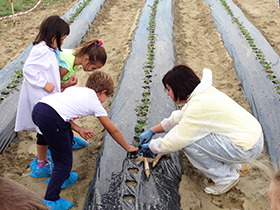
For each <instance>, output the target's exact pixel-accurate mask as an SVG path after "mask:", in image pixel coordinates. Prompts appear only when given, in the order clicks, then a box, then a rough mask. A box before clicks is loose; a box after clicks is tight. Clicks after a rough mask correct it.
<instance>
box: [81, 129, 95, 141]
mask: <svg viewBox="0 0 280 210" xmlns="http://www.w3.org/2000/svg"><path fill="white" fill-rule="evenodd" d="M79 134H80V136H81V137H82V138H83V139H85V140H88V139H90V138H91V137H92V136H93V134H94V132H93V131H91V130H88V129H84V128H83V129H81V131H79Z"/></svg>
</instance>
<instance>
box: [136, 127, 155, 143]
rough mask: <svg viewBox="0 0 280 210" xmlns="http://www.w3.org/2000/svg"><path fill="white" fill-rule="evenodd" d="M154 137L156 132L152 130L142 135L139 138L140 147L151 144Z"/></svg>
mask: <svg viewBox="0 0 280 210" xmlns="http://www.w3.org/2000/svg"><path fill="white" fill-rule="evenodd" d="M153 135H155V132H154V131H152V130H151V129H149V130H147V131H145V132H144V133H142V134H141V135H140V136H139V140H140V142H139V146H141V145H142V144H146V143H149V142H150V141H151V139H152V137H153Z"/></svg>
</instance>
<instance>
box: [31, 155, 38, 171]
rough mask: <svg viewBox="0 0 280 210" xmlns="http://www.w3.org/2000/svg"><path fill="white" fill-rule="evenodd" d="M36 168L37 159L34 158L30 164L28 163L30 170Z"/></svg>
mask: <svg viewBox="0 0 280 210" xmlns="http://www.w3.org/2000/svg"><path fill="white" fill-rule="evenodd" d="M37 166H38V158H37V157H35V158H34V159H33V160H32V162H31V163H30V168H31V170H35V168H36V167H37Z"/></svg>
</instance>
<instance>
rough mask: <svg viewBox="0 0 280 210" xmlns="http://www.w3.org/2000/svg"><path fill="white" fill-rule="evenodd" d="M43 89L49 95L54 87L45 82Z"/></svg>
mask: <svg viewBox="0 0 280 210" xmlns="http://www.w3.org/2000/svg"><path fill="white" fill-rule="evenodd" d="M44 89H45V91H47V92H48V93H51V92H53V90H54V85H53V84H52V83H50V82H47V84H46V85H45V87H44Z"/></svg>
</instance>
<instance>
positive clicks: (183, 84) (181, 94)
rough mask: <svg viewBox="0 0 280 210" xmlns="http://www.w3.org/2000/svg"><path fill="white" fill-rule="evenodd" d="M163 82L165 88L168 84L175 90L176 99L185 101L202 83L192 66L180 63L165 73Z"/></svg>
mask: <svg viewBox="0 0 280 210" xmlns="http://www.w3.org/2000/svg"><path fill="white" fill-rule="evenodd" d="M162 83H163V85H164V87H165V88H166V85H168V86H169V87H170V88H171V89H172V90H173V93H174V100H175V101H177V100H178V99H179V100H180V101H184V100H187V99H188V96H189V95H190V94H191V93H192V92H193V90H194V89H195V88H196V86H197V85H198V84H199V83H200V79H199V78H198V76H197V75H196V74H195V73H194V71H193V70H192V69H191V68H190V67H188V66H185V65H178V66H175V67H173V69H171V70H170V71H168V72H167V73H166V74H165V75H164V77H163V78H162Z"/></svg>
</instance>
